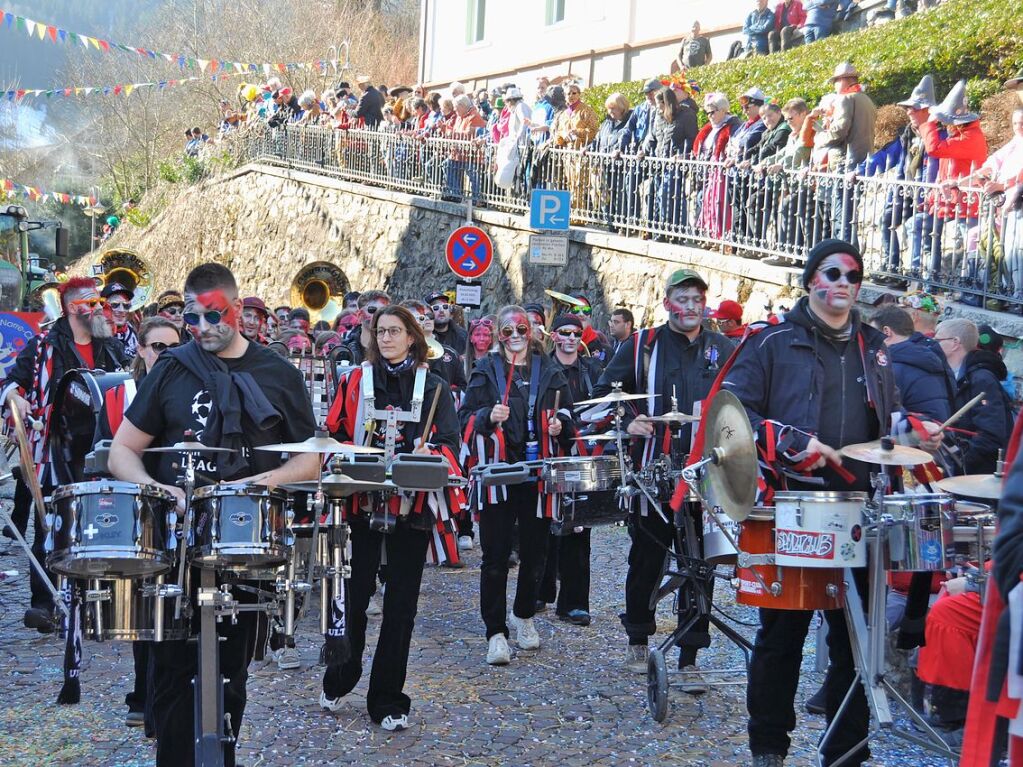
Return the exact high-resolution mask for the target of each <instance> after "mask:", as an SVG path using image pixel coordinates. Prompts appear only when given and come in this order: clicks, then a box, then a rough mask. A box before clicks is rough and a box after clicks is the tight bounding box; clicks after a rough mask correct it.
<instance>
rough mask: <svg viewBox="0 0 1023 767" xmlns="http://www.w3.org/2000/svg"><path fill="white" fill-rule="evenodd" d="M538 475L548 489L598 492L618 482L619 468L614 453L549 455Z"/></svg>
mask: <svg viewBox="0 0 1023 767" xmlns="http://www.w3.org/2000/svg"><path fill="white" fill-rule="evenodd" d="M540 478H541V479H542V480H543V483H544V491H545V492H547V493H564V494H573V493H597V492H602V491H606V490H613V489H614V488H615V487H616V486H617V485H620V484H621V479H622V469H621V466H620V465H619V463H618V457H617V456H613V455H594V456H574V457H571V458H549V459H547V460H545V461H544V462H543V468H542V469H541V472H540Z"/></svg>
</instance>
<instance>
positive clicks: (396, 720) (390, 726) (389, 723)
mask: <svg viewBox="0 0 1023 767" xmlns="http://www.w3.org/2000/svg"><path fill="white" fill-rule="evenodd" d="M380 726H381V727H383V728H384V729H385V730H387V731H388V732H401V731H402V730H407V729H408V715H407V714H402V715H401V716H385V717H384V721H382V722H381V723H380Z"/></svg>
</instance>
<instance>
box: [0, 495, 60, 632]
mask: <svg viewBox="0 0 1023 767" xmlns="http://www.w3.org/2000/svg"><path fill="white" fill-rule="evenodd" d="M0 513H2V514H3V522H4V524H6V525H7V527H8V528H10V530H11V532H12V533H13V535H14V540H15V541H16V542H17V544H18V545H19V546H20V547H21V549H22V551H24V552H25V556H26V557H28V563H29V565H30V566H31V567H32V569H33V570H35V571H36V574H37V575H38V576H39V577H40V578H41V579H42V582H43V583H44V584H45V585H46V588H47V589H49V591H50V596H51V597H53V604H54V606H55V607H56V608H57V609H58V610H60V611H61V613H63V614H64V617H65V618H66V617H67V616H68V609H67V605H66V604H64V599H63V598H62V597H61V594H60V591H58V590H57V588H56V587H55V586H54V585H53V582H52V581H51V580H50V574H49V573H48V572H46V569H45V568H44V567H43V566H42V564H40V562H39V560H38V559H36V556H35V554H33V553H32V547H31V546H29V545H28V541H26V540H25V536H23V535H22V534H21V530H19V529H18V526H17V525H16V524H14V520H13V519H11V514H10V512H9V511H8V510H7V508H6V507H4V506H0ZM50 530H52V526H50V528H49V529H47V531H46V537H47V538H49V537H50V536H51V535H52V533H51V532H50Z"/></svg>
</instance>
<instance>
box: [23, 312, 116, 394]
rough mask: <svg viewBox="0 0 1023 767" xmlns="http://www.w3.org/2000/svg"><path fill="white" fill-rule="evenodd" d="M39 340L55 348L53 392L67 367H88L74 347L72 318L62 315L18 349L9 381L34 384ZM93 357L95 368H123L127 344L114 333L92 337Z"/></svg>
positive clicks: (51, 375) (51, 377)
mask: <svg viewBox="0 0 1023 767" xmlns="http://www.w3.org/2000/svg"><path fill="white" fill-rule="evenodd" d="M40 343H46V344H49V345H50V346H52V347H53V351H54V354H53V369H52V371H51V372H50V381H51V383H50V387H49V388H50V392H51V393H56V391H57V384H58V383H60V379H61V378H63V376H64V373H66V372H67V371H68V370H74V369H75V368H85V367H87V365H86V364H85V362H84V360H82V358H81V357H80V356H79V355H78V352H77V351H76V350H75V337H74V334H73V333H72V331H71V324H70V322H69V321H68V319H67V317H60V318H58V319H57V321H56V322H54V323H53V326H52V327H51V328H50V329H49V331H48V332H46V333H43V334H40V335H38V336H35V337H34V338H32V339H31V340H29V342H28V343H27V344H25V348H24V349H22V350H21V351H20V352H19V353H18V358H17V359H16V360H15V362H14V366H13V367H12V368H11V372H10V373H9V374H8V375H7V382H8V383H15V384H17V385H18V386H20V387H21V388H22V389H24V390H25V391H28V390H29V389H31V388H32V387H33V385H34V383H35V382H34V380H33V378H34V375H35V359H36V351H37V350H38V348H39V344H40ZM92 358H93V362H94V363H95V368H96V369H99V370H107V371H113V370H120V369H121V368H123V367H124V365H125V364H126V362H127V360H126V359H125V356H124V347H123V346H122V345H121V342H120V341H118V340H117V339H116V338H113V337H111V338H93V339H92Z"/></svg>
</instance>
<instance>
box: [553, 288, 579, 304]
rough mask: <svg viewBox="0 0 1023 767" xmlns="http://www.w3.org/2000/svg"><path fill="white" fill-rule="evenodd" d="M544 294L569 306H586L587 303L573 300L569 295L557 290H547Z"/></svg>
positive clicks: (576, 299)
mask: <svg viewBox="0 0 1023 767" xmlns="http://www.w3.org/2000/svg"><path fill="white" fill-rule="evenodd" d="M544 293H546V294H547V295H549V296H550V297H551V298H553V299H554V300H555V301H557V302H559V303H562V304H567V305H568V306H586V302H585V301H580V300H579V299H578V298H573V297H572V296H570V295H568V294H567V293H559V292H558V291H556V290H545V291H544Z"/></svg>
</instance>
